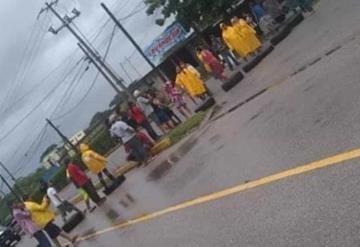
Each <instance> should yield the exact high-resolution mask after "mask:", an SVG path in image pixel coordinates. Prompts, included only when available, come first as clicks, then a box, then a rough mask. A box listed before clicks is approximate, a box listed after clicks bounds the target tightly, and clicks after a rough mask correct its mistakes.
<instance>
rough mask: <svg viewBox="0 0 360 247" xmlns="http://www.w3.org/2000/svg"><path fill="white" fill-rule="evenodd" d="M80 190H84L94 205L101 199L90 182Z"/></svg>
mask: <svg viewBox="0 0 360 247" xmlns="http://www.w3.org/2000/svg"><path fill="white" fill-rule="evenodd" d="M81 188H82V189H83V190H85V191H86V193H88V195H89V197H90V199H91V200H92V201H93V202H95V203H96V204H98V203H100V202H101V198H100V196H99V194H98V193H97V191H96V188H95V186H94V184H93V183H92V182H91V180H89V181H88V182H87V183H86V184H84V185H83V186H81Z"/></svg>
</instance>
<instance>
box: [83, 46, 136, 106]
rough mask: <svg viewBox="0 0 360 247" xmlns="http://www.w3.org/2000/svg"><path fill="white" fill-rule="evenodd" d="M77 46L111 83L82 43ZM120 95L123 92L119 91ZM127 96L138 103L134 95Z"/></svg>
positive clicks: (113, 85)
mask: <svg viewBox="0 0 360 247" xmlns="http://www.w3.org/2000/svg"><path fill="white" fill-rule="evenodd" d="M77 45H78V46H79V48H80V49H81V50H82V52H84V54H85V56H86V57H87V59H89V60H90V62H91V63H92V64H94V65H95V67H96V69H97V70H98V71H99V72H100V74H101V75H102V76H103V77H104V78H105V80H107V81H111V79H110V77H109V76H108V75H107V74H106V72H105V71H104V70H103V69H102V68H101V67H100V65H99V64H97V63H96V61H95V60H94V58H93V57H91V56H90V54H89V52H88V51H87V50H86V49H85V48H84V47H83V46H82V45H81V44H80V43H78V44H77ZM111 86H112V87H115V88H116V90H119V89H118V88H117V87H116V85H115V84H113V83H112V84H111ZM119 93H121V91H119ZM127 95H128V97H129V98H130V99H132V100H134V101H136V99H135V98H134V95H132V94H130V95H129V94H127Z"/></svg>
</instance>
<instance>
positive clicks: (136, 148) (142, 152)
mask: <svg viewBox="0 0 360 247" xmlns="http://www.w3.org/2000/svg"><path fill="white" fill-rule="evenodd" d="M109 123H110V124H111V127H110V134H111V136H112V137H114V138H117V139H121V141H122V143H123V144H124V145H126V147H127V148H128V149H129V150H131V153H132V154H133V155H134V156H135V158H136V160H137V161H138V162H139V165H142V164H143V163H145V164H146V163H147V161H148V158H149V157H148V153H147V151H146V149H145V147H144V145H143V143H142V142H141V141H140V140H139V138H138V137H137V135H136V131H135V130H134V129H133V128H132V127H130V126H129V125H128V124H127V123H125V122H124V121H122V120H119V119H118V116H117V115H116V114H113V115H111V116H110V118H109Z"/></svg>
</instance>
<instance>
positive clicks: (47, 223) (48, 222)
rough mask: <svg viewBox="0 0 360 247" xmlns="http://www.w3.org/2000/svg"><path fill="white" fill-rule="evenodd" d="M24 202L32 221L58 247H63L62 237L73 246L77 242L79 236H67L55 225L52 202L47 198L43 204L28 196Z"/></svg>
mask: <svg viewBox="0 0 360 247" xmlns="http://www.w3.org/2000/svg"><path fill="white" fill-rule="evenodd" d="M24 201H25V202H24V205H25V208H26V209H27V210H28V211H29V212H30V213H31V217H32V220H33V221H34V222H35V224H37V225H38V226H39V227H41V228H42V229H43V230H44V231H45V232H46V233H47V235H48V236H49V237H50V238H51V240H52V241H53V242H54V243H55V245H56V246H58V247H61V244H60V242H59V240H58V238H59V237H60V236H61V237H62V238H64V239H66V240H68V241H69V242H70V243H72V244H74V243H75V242H76V241H77V239H78V236H77V235H75V236H70V235H69V234H66V233H65V232H64V231H63V230H62V229H61V228H60V227H59V226H58V225H57V224H55V223H54V221H55V214H54V212H52V211H51V210H50V209H49V205H50V201H49V199H48V198H47V197H46V196H45V197H44V198H43V200H42V203H41V204H38V203H36V202H34V201H33V200H32V198H31V197H30V196H28V195H25V196H24Z"/></svg>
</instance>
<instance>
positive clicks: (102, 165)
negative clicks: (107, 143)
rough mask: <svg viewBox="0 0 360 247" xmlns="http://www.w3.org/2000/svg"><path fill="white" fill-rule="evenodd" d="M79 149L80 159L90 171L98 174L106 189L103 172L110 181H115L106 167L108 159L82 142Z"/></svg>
mask: <svg viewBox="0 0 360 247" xmlns="http://www.w3.org/2000/svg"><path fill="white" fill-rule="evenodd" d="M80 151H81V159H82V161H83V162H84V164H85V165H86V167H87V168H88V169H89V170H90V171H91V172H92V173H94V174H96V175H97V176H98V178H99V180H100V183H101V184H102V185H103V186H104V188H105V189H108V188H109V187H108V185H107V184H106V182H105V179H104V176H103V173H104V174H105V175H106V176H107V177H108V178H109V179H110V180H111V181H112V182H116V178H115V177H114V176H113V175H112V174H111V173H110V171H109V170H108V169H107V168H106V165H107V163H108V160H107V159H106V158H105V157H104V156H102V155H100V154H98V153H96V152H95V151H93V150H91V149H90V147H89V146H88V145H86V144H84V143H82V144H80Z"/></svg>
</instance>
